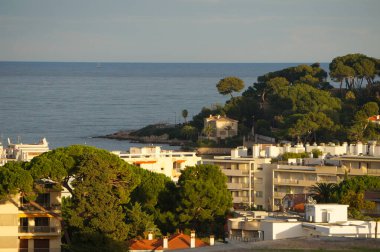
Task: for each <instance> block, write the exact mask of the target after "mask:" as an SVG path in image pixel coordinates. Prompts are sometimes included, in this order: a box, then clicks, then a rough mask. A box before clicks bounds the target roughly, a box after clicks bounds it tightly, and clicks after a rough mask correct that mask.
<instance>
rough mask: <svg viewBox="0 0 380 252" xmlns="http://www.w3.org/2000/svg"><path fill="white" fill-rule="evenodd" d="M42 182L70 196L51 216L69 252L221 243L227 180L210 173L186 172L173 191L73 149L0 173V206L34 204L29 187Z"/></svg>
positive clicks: (165, 183) (120, 164) (155, 178)
mask: <svg viewBox="0 0 380 252" xmlns="http://www.w3.org/2000/svg"><path fill="white" fill-rule="evenodd" d="M47 178H49V180H52V181H55V182H56V183H57V184H56V188H58V189H59V188H61V187H64V188H65V189H66V190H67V191H68V192H70V194H71V196H70V197H68V198H63V200H62V204H63V205H62V217H63V218H60V217H59V221H61V223H62V227H63V233H64V239H63V241H64V243H65V248H66V249H68V250H69V251H125V248H126V247H128V246H127V241H128V240H130V239H133V238H138V237H146V236H147V233H148V232H153V233H155V234H156V235H157V236H160V235H166V234H170V233H174V232H175V231H176V230H177V229H180V230H182V231H185V232H187V231H189V230H191V229H194V230H196V231H197V232H198V234H204V235H209V234H210V233H213V234H215V235H216V236H217V237H219V238H222V236H223V234H224V233H223V225H224V222H225V217H226V215H227V213H228V211H229V208H230V207H231V205H232V199H231V195H230V193H229V192H228V190H227V186H226V180H227V178H226V176H225V175H224V174H223V173H222V172H221V171H220V169H219V168H218V167H216V166H211V165H198V166H195V167H188V168H187V169H186V170H185V171H184V172H183V174H182V175H181V176H180V179H179V182H178V185H175V184H174V183H173V182H172V181H171V180H170V179H169V178H168V177H166V176H165V175H163V174H157V173H153V172H149V171H146V170H144V169H141V168H138V167H135V166H133V165H129V164H128V163H126V162H125V161H123V160H121V159H120V158H119V157H117V156H116V155H114V154H111V153H110V152H108V151H106V150H101V149H97V148H94V147H88V146H81V145H73V146H69V147H65V148H58V149H55V150H53V151H50V152H46V153H44V154H42V155H40V156H38V157H36V158H34V159H33V160H32V161H31V162H28V163H26V162H25V163H22V162H9V163H7V164H6V165H5V166H3V167H0V197H1V198H0V200H7V199H10V198H11V196H12V195H15V194H17V193H21V195H22V196H24V197H26V198H27V199H28V200H29V201H31V202H34V200H35V199H36V196H37V192H38V191H37V187H36V182H37V181H39V180H41V179H47ZM200 196H201V198H200ZM200 199H201V200H200ZM34 204H38V203H36V202H34ZM41 209H43V208H41ZM45 211H48V210H45ZM49 213H50V212H49Z"/></svg>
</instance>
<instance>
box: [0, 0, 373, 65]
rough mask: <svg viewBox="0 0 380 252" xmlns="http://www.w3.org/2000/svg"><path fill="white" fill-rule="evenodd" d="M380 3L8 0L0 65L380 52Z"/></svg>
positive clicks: (314, 57) (0, 23) (292, 58)
mask: <svg viewBox="0 0 380 252" xmlns="http://www.w3.org/2000/svg"><path fill="white" fill-rule="evenodd" d="M379 11H380V1H379V0H360V1H358V0H317V1H316V0H64V1H62V0H33V1H31V0H0V61H74V62H88V61H89V62H242V63H245V62H249V63H250V62H253V63H255V62H331V60H332V59H333V58H334V57H337V56H343V55H346V54H348V53H363V54H366V55H367V56H371V57H376V58H380V46H379V45H380V25H379V24H380V15H379Z"/></svg>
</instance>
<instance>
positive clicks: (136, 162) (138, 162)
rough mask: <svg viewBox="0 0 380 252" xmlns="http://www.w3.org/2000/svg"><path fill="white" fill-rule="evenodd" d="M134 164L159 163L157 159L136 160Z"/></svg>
mask: <svg viewBox="0 0 380 252" xmlns="http://www.w3.org/2000/svg"><path fill="white" fill-rule="evenodd" d="M133 163H134V164H154V163H157V161H155V160H149V161H135V162H133Z"/></svg>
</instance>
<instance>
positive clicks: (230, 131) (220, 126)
mask: <svg viewBox="0 0 380 252" xmlns="http://www.w3.org/2000/svg"><path fill="white" fill-rule="evenodd" d="M208 127H209V128H210V129H211V130H210V134H208V136H207V137H208V138H209V139H212V140H219V139H226V138H228V137H233V136H236V135H237V134H238V121H236V120H234V119H231V118H228V117H226V116H220V115H216V116H212V115H210V117H208V118H205V119H204V132H205V131H207V130H206V129H207V128H208ZM205 134H206V135H207V133H205Z"/></svg>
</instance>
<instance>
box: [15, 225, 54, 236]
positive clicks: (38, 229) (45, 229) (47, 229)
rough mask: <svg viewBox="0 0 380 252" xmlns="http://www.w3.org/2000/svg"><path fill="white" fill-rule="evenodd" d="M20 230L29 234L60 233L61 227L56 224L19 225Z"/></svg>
mask: <svg viewBox="0 0 380 252" xmlns="http://www.w3.org/2000/svg"><path fill="white" fill-rule="evenodd" d="M18 232H19V233H28V234H30V233H31V234H44V235H49V234H50V235H59V234H60V233H61V229H60V228H58V227H56V226H55V227H54V226H53V227H52V226H19V227H18Z"/></svg>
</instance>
